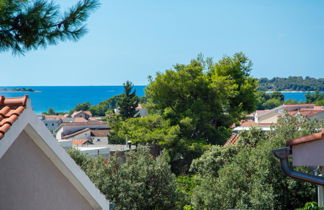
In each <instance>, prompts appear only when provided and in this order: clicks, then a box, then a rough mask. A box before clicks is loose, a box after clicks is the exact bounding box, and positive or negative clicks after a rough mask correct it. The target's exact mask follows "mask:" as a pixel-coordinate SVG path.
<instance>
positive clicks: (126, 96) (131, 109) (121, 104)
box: [117, 81, 139, 119]
mask: <svg viewBox="0 0 324 210" xmlns="http://www.w3.org/2000/svg"><path fill="white" fill-rule="evenodd" d="M133 87H134V85H133V84H132V83H131V82H130V81H126V82H125V83H124V93H123V94H122V95H121V97H120V100H119V101H118V103H117V105H118V109H119V114H120V116H121V117H122V118H123V119H127V118H132V117H134V116H135V114H136V113H137V111H136V107H137V106H138V102H139V98H138V97H137V96H136V90H135V89H134V90H133Z"/></svg>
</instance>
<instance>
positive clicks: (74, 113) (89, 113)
mask: <svg viewBox="0 0 324 210" xmlns="http://www.w3.org/2000/svg"><path fill="white" fill-rule="evenodd" d="M82 112H83V113H85V114H87V115H89V116H92V114H91V112H90V111H83V110H80V111H77V112H73V114H72V117H73V116H75V115H77V114H79V113H82Z"/></svg>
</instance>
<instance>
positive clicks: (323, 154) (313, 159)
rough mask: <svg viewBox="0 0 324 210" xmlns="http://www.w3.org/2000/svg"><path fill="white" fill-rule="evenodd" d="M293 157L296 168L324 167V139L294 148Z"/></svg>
mask: <svg viewBox="0 0 324 210" xmlns="http://www.w3.org/2000/svg"><path fill="white" fill-rule="evenodd" d="M292 157H293V165H295V166H324V139H321V140H317V141H312V142H307V143H303V144H297V145H296V146H293V149H292Z"/></svg>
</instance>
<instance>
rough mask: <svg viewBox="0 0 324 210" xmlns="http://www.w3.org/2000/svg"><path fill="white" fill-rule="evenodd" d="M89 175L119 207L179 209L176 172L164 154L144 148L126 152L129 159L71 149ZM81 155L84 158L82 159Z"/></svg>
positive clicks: (73, 155) (72, 154)
mask: <svg viewBox="0 0 324 210" xmlns="http://www.w3.org/2000/svg"><path fill="white" fill-rule="evenodd" d="M70 154H71V156H72V158H73V159H75V160H76V162H77V163H78V164H80V166H81V167H82V169H83V170H84V171H85V172H86V173H87V175H88V176H89V178H90V179H91V180H92V181H93V182H94V183H95V185H96V186H97V187H98V188H99V189H100V191H101V192H102V193H103V194H105V195H106V198H107V199H108V200H109V201H111V202H113V203H115V204H116V208H117V209H139V210H141V209H156V210H158V209H176V208H177V206H176V201H177V199H178V193H177V192H176V182H175V176H174V175H173V174H172V173H171V171H170V167H169V165H168V163H167V161H166V160H165V155H163V154H162V155H161V156H160V157H158V158H157V159H154V158H153V157H152V156H151V155H150V154H149V151H148V150H147V149H145V148H140V149H138V151H137V152H130V153H128V154H127V155H126V162H125V163H123V164H120V161H119V160H118V159H117V158H115V157H112V158H111V159H110V160H105V159H104V158H102V157H101V156H98V157H96V158H94V159H90V158H88V157H85V156H83V155H80V154H79V153H78V152H76V151H72V152H71V151H70ZM80 159H81V160H80Z"/></svg>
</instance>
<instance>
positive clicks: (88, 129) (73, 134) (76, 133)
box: [63, 128, 90, 139]
mask: <svg viewBox="0 0 324 210" xmlns="http://www.w3.org/2000/svg"><path fill="white" fill-rule="evenodd" d="M87 131H90V128H85V129H82V130H78V131H76V132H74V133H70V134H68V135H65V136H63V139H68V138H71V137H73V136H76V135H78V134H81V133H84V132H87Z"/></svg>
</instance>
